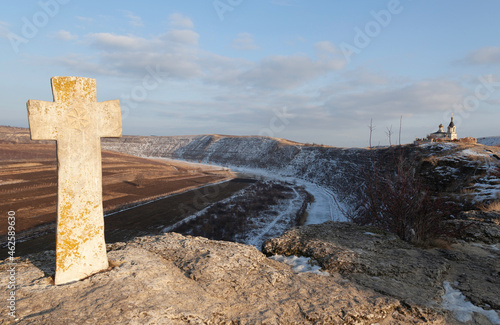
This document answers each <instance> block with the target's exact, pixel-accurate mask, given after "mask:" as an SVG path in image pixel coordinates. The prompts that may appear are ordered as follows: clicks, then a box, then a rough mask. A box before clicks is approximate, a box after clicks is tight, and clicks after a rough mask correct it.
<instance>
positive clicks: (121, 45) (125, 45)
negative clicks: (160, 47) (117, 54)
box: [88, 33, 150, 51]
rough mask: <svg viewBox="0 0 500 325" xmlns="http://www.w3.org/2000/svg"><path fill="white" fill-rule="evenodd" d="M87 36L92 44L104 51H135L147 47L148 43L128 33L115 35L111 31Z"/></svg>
mask: <svg viewBox="0 0 500 325" xmlns="http://www.w3.org/2000/svg"><path fill="white" fill-rule="evenodd" d="M88 38H89V39H90V41H91V44H92V45H93V46H95V47H97V48H98V49H101V50H106V51H116V50H127V51H135V50H140V49H143V48H145V47H148V45H149V43H150V42H149V41H148V40H146V39H144V38H140V37H136V36H128V35H115V34H111V33H95V34H90V35H88Z"/></svg>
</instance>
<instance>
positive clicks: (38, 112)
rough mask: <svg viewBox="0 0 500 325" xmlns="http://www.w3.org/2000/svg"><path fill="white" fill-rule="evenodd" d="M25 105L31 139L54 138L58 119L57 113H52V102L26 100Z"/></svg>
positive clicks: (53, 107)
mask: <svg viewBox="0 0 500 325" xmlns="http://www.w3.org/2000/svg"><path fill="white" fill-rule="evenodd" d="M26 107H27V109H28V121H29V125H30V135H31V140H56V138H57V124H58V121H57V120H56V118H57V115H56V114H53V113H52V111H53V110H54V109H55V105H54V103H52V102H45V101H41V100H28V102H27V103H26Z"/></svg>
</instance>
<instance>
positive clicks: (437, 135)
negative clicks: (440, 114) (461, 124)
mask: <svg viewBox="0 0 500 325" xmlns="http://www.w3.org/2000/svg"><path fill="white" fill-rule="evenodd" d="M427 139H428V140H430V141H453V140H457V139H458V136H457V127H456V126H455V123H453V115H452V116H451V122H450V124H449V125H448V132H445V131H444V127H443V123H441V124H439V130H438V131H437V132H434V133H431V134H429V135H428V136H427Z"/></svg>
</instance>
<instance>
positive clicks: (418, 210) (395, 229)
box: [349, 147, 454, 243]
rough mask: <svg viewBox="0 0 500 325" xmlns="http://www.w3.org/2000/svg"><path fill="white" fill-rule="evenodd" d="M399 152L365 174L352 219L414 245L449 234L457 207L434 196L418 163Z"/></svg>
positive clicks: (399, 149)
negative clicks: (418, 171)
mask: <svg viewBox="0 0 500 325" xmlns="http://www.w3.org/2000/svg"><path fill="white" fill-rule="evenodd" d="M398 151H399V152H398V153H395V152H394V155H393V156H392V158H391V157H389V158H385V159H384V161H383V163H384V167H385V168H382V167H381V162H376V161H375V159H374V158H373V157H372V164H371V168H370V169H368V170H367V171H365V172H364V176H365V182H364V185H363V187H362V193H361V201H360V204H359V206H358V208H357V210H356V213H355V214H352V213H351V214H350V215H349V217H350V219H351V220H352V221H353V222H355V223H357V224H361V225H372V226H375V227H378V228H380V229H383V230H387V231H390V232H392V233H395V234H397V235H398V236H399V237H400V238H401V239H403V240H406V241H411V242H419V243H424V242H429V241H430V240H431V239H435V238H439V237H440V236H443V235H448V232H449V231H448V230H447V228H446V227H445V225H444V223H443V221H444V220H445V219H447V218H449V216H450V215H451V214H452V213H453V209H454V204H453V203H449V202H446V201H445V200H444V199H443V198H441V197H439V196H436V195H432V193H431V191H430V190H429V189H428V188H427V187H426V186H425V185H424V183H423V180H422V178H421V177H420V176H419V175H418V174H417V172H416V169H417V168H416V167H417V166H416V163H415V162H414V161H412V160H410V159H408V158H405V157H404V154H403V152H402V148H401V147H399V148H398Z"/></svg>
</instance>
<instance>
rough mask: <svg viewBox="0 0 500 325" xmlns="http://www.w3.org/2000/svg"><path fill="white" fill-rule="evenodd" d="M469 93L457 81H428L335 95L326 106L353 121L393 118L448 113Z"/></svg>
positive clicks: (334, 112)
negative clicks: (375, 117) (371, 118)
mask: <svg viewBox="0 0 500 325" xmlns="http://www.w3.org/2000/svg"><path fill="white" fill-rule="evenodd" d="M465 94H466V90H465V89H464V88H463V87H462V86H461V85H460V84H458V83H456V82H453V81H447V80H428V81H419V82H414V83H411V84H408V85H405V86H398V85H391V86H387V87H384V88H381V89H376V90H371V91H370V90H364V91H359V92H352V93H349V94H345V93H341V94H338V95H333V96H331V98H330V99H329V100H328V101H326V102H325V107H326V108H327V109H328V110H329V111H330V112H332V113H333V114H341V115H343V116H351V117H353V118H359V117H364V118H368V117H370V116H378V117H379V118H393V117H397V116H401V115H405V116H411V115H415V114H426V113H431V112H436V111H448V110H451V109H452V107H453V104H456V103H460V102H461V101H462V98H463V96H464V95H465Z"/></svg>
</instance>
